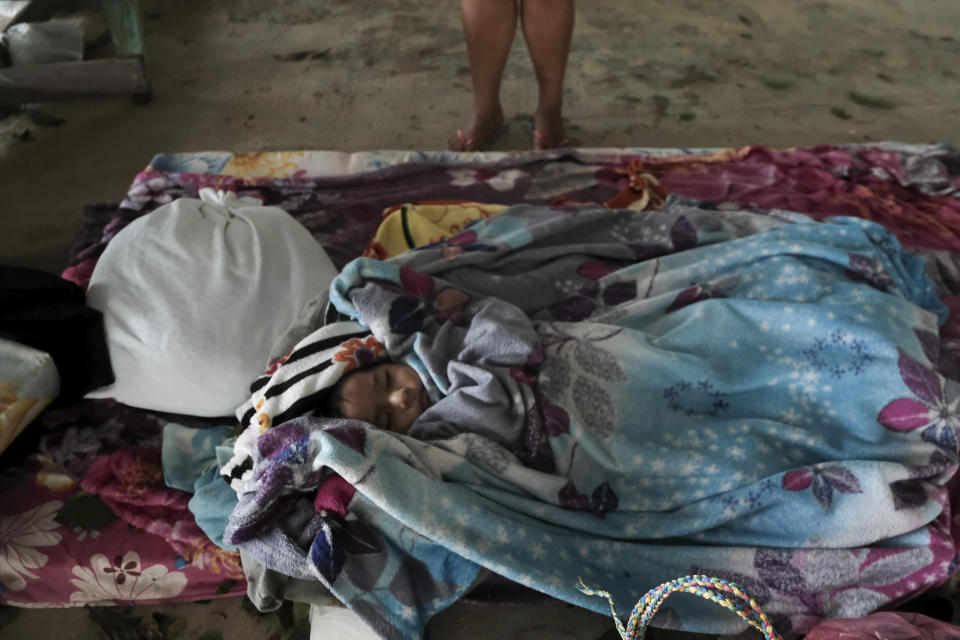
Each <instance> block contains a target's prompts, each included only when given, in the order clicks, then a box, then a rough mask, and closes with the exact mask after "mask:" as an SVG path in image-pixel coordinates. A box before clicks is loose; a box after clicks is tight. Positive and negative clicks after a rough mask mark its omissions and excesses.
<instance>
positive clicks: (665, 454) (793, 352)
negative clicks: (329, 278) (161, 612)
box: [228, 198, 960, 637]
mask: <svg viewBox="0 0 960 640" xmlns="http://www.w3.org/2000/svg"><path fill="white" fill-rule="evenodd" d="M451 247H454V248H456V249H458V251H456V252H453V253H451V252H450V251H449V249H450V248H451ZM450 292H455V295H452V294H451V293H450ZM331 299H332V300H333V302H334V303H335V304H336V305H337V307H338V309H339V310H340V311H341V312H342V313H345V314H347V315H349V316H351V317H354V318H355V319H357V320H358V321H360V322H362V323H364V324H367V325H368V326H369V327H370V329H371V331H372V332H373V334H374V336H375V337H377V339H378V340H379V341H380V342H382V343H383V344H384V345H385V347H386V349H387V351H388V353H389V354H390V355H391V357H392V358H395V359H396V358H402V359H403V360H404V361H405V362H407V363H408V364H410V365H411V366H413V367H415V368H416V369H417V370H418V371H420V372H421V375H423V376H424V377H425V378H426V380H427V384H428V386H429V387H430V388H431V389H432V390H435V391H439V392H440V394H441V395H442V399H441V400H439V402H437V403H436V404H435V405H434V406H432V407H431V408H430V409H428V410H427V412H425V413H424V415H423V416H421V418H420V420H419V421H418V422H417V423H416V424H415V425H414V427H413V428H411V430H410V432H409V434H408V436H397V435H396V434H391V433H387V432H383V431H379V430H376V429H373V428H370V427H369V426H367V425H363V424H362V423H354V422H349V421H337V422H330V421H326V420H324V419H318V418H312V419H311V418H304V419H299V420H294V421H292V422H288V423H285V424H282V425H279V426H275V427H273V429H271V431H270V432H268V434H266V435H265V437H264V438H261V441H260V443H258V448H259V453H258V457H257V459H256V461H255V466H254V478H256V480H255V481H254V482H251V483H250V484H249V486H247V487H246V491H245V494H244V495H243V496H241V502H240V505H239V507H238V509H237V510H235V511H234V514H233V515H232V516H231V527H230V529H228V533H229V534H230V535H231V536H232V537H233V541H234V542H235V543H238V544H240V546H241V548H245V549H246V550H247V551H248V552H250V553H251V554H252V555H254V556H255V557H257V559H258V560H259V561H260V562H262V563H263V564H265V565H266V566H269V567H271V568H274V569H276V570H278V571H282V572H284V573H287V574H288V575H295V576H297V577H310V576H312V577H314V578H315V579H318V580H321V581H323V583H324V584H325V585H326V586H327V587H328V588H329V589H330V590H331V591H332V592H333V593H335V594H336V595H337V596H338V597H339V598H340V599H341V600H343V601H344V602H345V603H346V604H347V605H348V606H350V607H352V608H353V609H354V610H356V611H357V612H358V613H359V614H360V615H361V616H362V617H364V618H365V619H366V620H367V621H368V623H369V624H371V626H373V627H374V628H376V629H378V631H380V633H381V634H382V635H384V636H385V637H392V636H397V637H412V636H415V635H417V634H418V633H419V632H420V630H421V629H422V626H423V624H424V623H425V622H426V620H427V619H429V616H430V615H432V614H433V613H434V612H435V611H437V610H439V609H441V608H443V607H444V606H446V605H447V604H449V602H450V601H451V600H452V599H453V598H455V597H456V596H457V595H458V594H460V593H462V592H463V591H464V590H465V589H466V588H467V586H468V585H469V584H470V583H471V581H472V580H473V577H474V575H475V574H476V570H477V568H478V567H485V568H488V569H490V570H492V571H494V572H496V573H499V574H501V575H504V576H506V577H508V578H510V579H512V580H514V581H516V582H519V583H521V584H524V585H527V586H530V587H533V588H535V589H537V590H539V591H542V592H545V593H548V594H550V595H553V596H555V597H558V598H561V599H564V600H567V601H569V602H573V603H576V604H579V605H581V606H584V607H588V608H594V609H596V610H597V611H602V610H603V607H604V603H603V602H602V601H596V600H591V599H590V598H587V597H586V596H583V595H582V594H580V593H579V592H578V591H577V590H576V588H575V585H576V584H577V578H578V577H583V579H584V580H585V581H587V582H588V583H595V584H599V585H602V586H603V588H604V589H607V590H609V591H611V592H612V593H613V594H614V596H616V598H617V599H618V600H620V601H628V600H630V599H631V598H632V597H635V596H636V592H637V591H638V588H637V585H638V584H642V585H656V584H659V583H661V582H664V581H666V580H669V579H672V578H675V577H677V576H681V575H685V574H689V573H707V574H710V575H717V576H721V577H727V578H730V579H734V580H736V581H738V582H741V583H743V584H744V586H747V587H748V588H749V589H750V590H751V591H756V593H757V594H759V597H760V598H761V599H762V601H763V603H764V608H765V610H766V611H767V612H768V614H771V615H772V616H773V617H774V621H775V626H776V627H777V628H778V629H780V630H782V631H784V632H788V633H803V632H805V631H807V630H809V628H811V627H812V626H813V624H815V623H816V622H818V621H819V620H822V619H826V618H830V617H838V616H839V617H857V616H861V615H865V614H867V613H869V612H870V611H872V610H873V609H875V608H876V607H877V606H880V605H882V604H885V603H888V602H891V601H892V600H894V599H895V598H899V597H904V596H907V595H909V594H910V593H916V592H917V591H918V590H919V589H921V588H922V587H921V585H925V584H930V583H932V582H936V581H939V580H943V579H945V578H946V577H947V576H948V575H949V574H950V573H951V572H952V571H953V568H954V567H955V560H956V555H957V554H956V545H955V542H954V537H953V535H952V534H951V533H950V522H951V521H950V517H951V510H950V493H949V491H948V483H949V482H950V481H951V479H952V478H953V476H954V474H955V472H956V469H957V460H958V445H957V437H956V428H957V427H958V426H960V416H958V415H957V412H956V408H957V404H958V401H960V385H958V384H957V383H956V382H955V381H953V380H949V379H947V378H945V377H944V376H943V375H941V374H940V373H939V369H938V364H939V354H938V351H937V344H938V338H937V335H938V331H939V325H940V324H942V323H943V322H944V321H945V320H946V318H947V310H946V308H945V307H944V306H943V305H942V303H941V302H940V301H939V300H938V299H937V297H936V295H935V291H934V287H933V284H932V283H931V281H930V280H929V279H928V278H927V277H926V276H925V274H924V267H923V263H922V261H921V260H920V259H918V258H916V257H913V256H910V255H908V254H906V253H904V252H903V251H902V249H901V247H900V245H899V243H898V242H897V240H896V238H895V237H894V236H893V235H892V234H891V233H890V232H889V231H888V230H887V229H885V228H883V227H881V226H879V225H877V224H875V223H871V222H867V221H863V220H860V219H854V218H833V219H829V220H827V221H825V222H823V223H817V222H815V221H813V220H811V219H810V218H808V217H806V216H802V215H798V214H793V213H789V212H784V211H772V212H768V214H767V215H760V214H756V213H751V212H748V211H743V210H735V209H728V210H724V211H720V212H718V211H715V210H714V209H713V208H712V207H709V206H703V205H701V204H700V203H697V202H694V201H688V200H684V199H678V198H673V199H671V200H670V201H669V202H668V205H667V208H666V210H665V211H662V212H654V213H651V212H644V213H637V212H632V211H611V210H605V209H601V208H595V207H569V206H563V207H554V208H549V207H534V206H516V207H513V208H511V209H509V210H508V211H506V212H504V213H502V214H500V215H499V216H497V217H495V218H491V219H489V220H483V221H479V222H477V223H475V224H473V225H472V226H471V227H470V228H468V229H467V230H465V231H464V232H462V233H461V234H460V235H458V236H454V237H452V238H450V239H449V240H447V241H444V242H441V243H438V244H436V245H431V246H426V247H422V248H421V249H419V250H417V251H412V252H409V253H406V254H403V255H401V256H399V257H398V258H396V259H394V260H392V261H389V262H379V261H375V260H370V259H360V260H357V261H354V262H352V263H351V264H349V265H348V266H347V267H346V268H345V269H344V271H343V273H342V274H341V275H340V276H339V278H338V279H337V280H336V281H335V282H334V285H333V287H332V292H331ZM473 404H477V405H480V406H482V407H483V410H482V411H480V410H478V412H477V413H472V410H471V406H472V405H473ZM480 415H482V416H483V417H484V418H485V420H486V423H487V424H481V423H480V422H479V421H478V420H476V417H477V416H480ZM518 419H519V420H520V421H521V422H522V425H523V426H522V429H521V430H520V432H519V433H517V432H516V430H515V429H514V425H515V423H516V421H517V420H518ZM267 436H269V437H267ZM322 467H327V468H328V469H329V470H330V472H332V473H327V474H318V473H316V470H317V469H319V468H322ZM333 474H335V475H333ZM298 496H299V498H298ZM293 505H296V506H293ZM294 523H295V526H294ZM551 559H559V562H555V561H552V560H551ZM624 568H627V569H628V571H629V576H628V575H626V574H625V573H624V571H622V569H624ZM409 576H414V577H415V578H416V580H414V581H413V583H412V584H411V582H410V581H408V579H407V577H409ZM911 585H912V586H911ZM671 619H672V620H673V622H674V623H675V624H676V625H677V626H679V627H680V628H682V629H684V630H688V631H698V632H709V633H733V632H735V631H737V630H738V627H737V623H736V621H735V620H731V617H729V616H726V615H724V612H722V611H718V610H717V609H715V608H712V607H710V606H708V605H705V604H703V603H699V602H684V601H681V602H678V603H676V605H675V607H674V608H672V610H671Z"/></svg>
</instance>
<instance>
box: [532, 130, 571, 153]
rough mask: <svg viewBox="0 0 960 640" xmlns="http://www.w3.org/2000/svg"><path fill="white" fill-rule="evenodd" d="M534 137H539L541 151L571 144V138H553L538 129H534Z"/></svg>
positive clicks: (561, 147)
mask: <svg viewBox="0 0 960 640" xmlns="http://www.w3.org/2000/svg"><path fill="white" fill-rule="evenodd" d="M532 135H533V137H534V138H536V139H537V142H539V143H540V147H541V148H540V149H539V150H540V151H549V150H552V149H563V148H564V147H569V146H570V140H568V139H567V138H564V139H563V140H551V139H550V138H548V137H547V136H545V135H543V134H542V133H540V132H539V131H537V130H536V129H534V130H533V134H532Z"/></svg>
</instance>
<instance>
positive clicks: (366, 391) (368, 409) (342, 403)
mask: <svg viewBox="0 0 960 640" xmlns="http://www.w3.org/2000/svg"><path fill="white" fill-rule="evenodd" d="M430 404H431V402H430V395H429V394H428V393H427V389H426V387H425V386H424V384H423V381H421V380H420V376H419V375H418V374H417V372H416V371H415V370H414V369H413V367H411V366H409V365H406V364H403V363H394V362H385V363H381V364H377V365H373V366H370V367H368V368H366V369H354V370H353V371H351V372H350V373H348V374H346V375H345V376H343V377H342V378H340V380H339V381H338V382H337V384H336V385H334V387H333V388H332V389H331V390H330V391H329V392H328V394H327V397H326V398H325V401H324V403H323V407H322V412H323V415H325V416H327V417H330V418H349V419H351V420H362V421H364V422H367V423H369V424H372V425H373V426H375V427H378V428H380V429H384V430H386V431H393V432H395V433H406V432H407V431H408V430H409V429H410V426H411V425H413V423H414V421H415V420H416V419H417V418H419V417H420V414H422V413H423V412H424V411H425V410H426V409H427V407H429V406H430Z"/></svg>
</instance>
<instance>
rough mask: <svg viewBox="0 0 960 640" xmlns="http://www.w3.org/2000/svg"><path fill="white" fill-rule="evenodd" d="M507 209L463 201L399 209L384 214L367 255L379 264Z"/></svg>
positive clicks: (427, 203)
mask: <svg viewBox="0 0 960 640" xmlns="http://www.w3.org/2000/svg"><path fill="white" fill-rule="evenodd" d="M506 208H507V207H505V206H504V205H501V204H484V203H481V202H466V201H462V200H443V201H432V202H421V203H418V204H401V205H396V206H393V207H390V208H388V209H385V210H384V212H383V222H381V223H380V227H379V228H378V229H377V233H376V235H375V236H374V237H373V242H371V243H370V246H369V247H368V248H367V250H366V251H365V252H364V255H365V256H368V257H372V258H378V259H380V260H385V259H386V258H392V257H393V256H395V255H399V254H401V253H403V252H404V251H408V250H409V249H413V248H415V247H422V246H423V245H425V244H430V243H433V242H440V241H442V240H446V239H447V238H449V237H450V236H453V235H456V234H458V233H460V231H462V230H463V228H464V227H466V226H467V225H468V224H470V223H471V222H473V221H474V220H480V219H485V218H489V217H491V216H494V215H496V214H498V213H500V212H501V211H503V210H504V209H506ZM404 223H406V224H404ZM404 227H406V229H405V228H404Z"/></svg>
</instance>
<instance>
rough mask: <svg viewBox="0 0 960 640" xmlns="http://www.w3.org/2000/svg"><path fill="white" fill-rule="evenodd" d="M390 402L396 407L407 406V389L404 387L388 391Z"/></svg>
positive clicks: (404, 407)
mask: <svg viewBox="0 0 960 640" xmlns="http://www.w3.org/2000/svg"><path fill="white" fill-rule="evenodd" d="M390 404H392V405H393V406H395V407H396V408H397V409H406V408H407V390H406V389H404V388H402V387H401V388H399V389H394V390H393V391H391V392H390Z"/></svg>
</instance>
